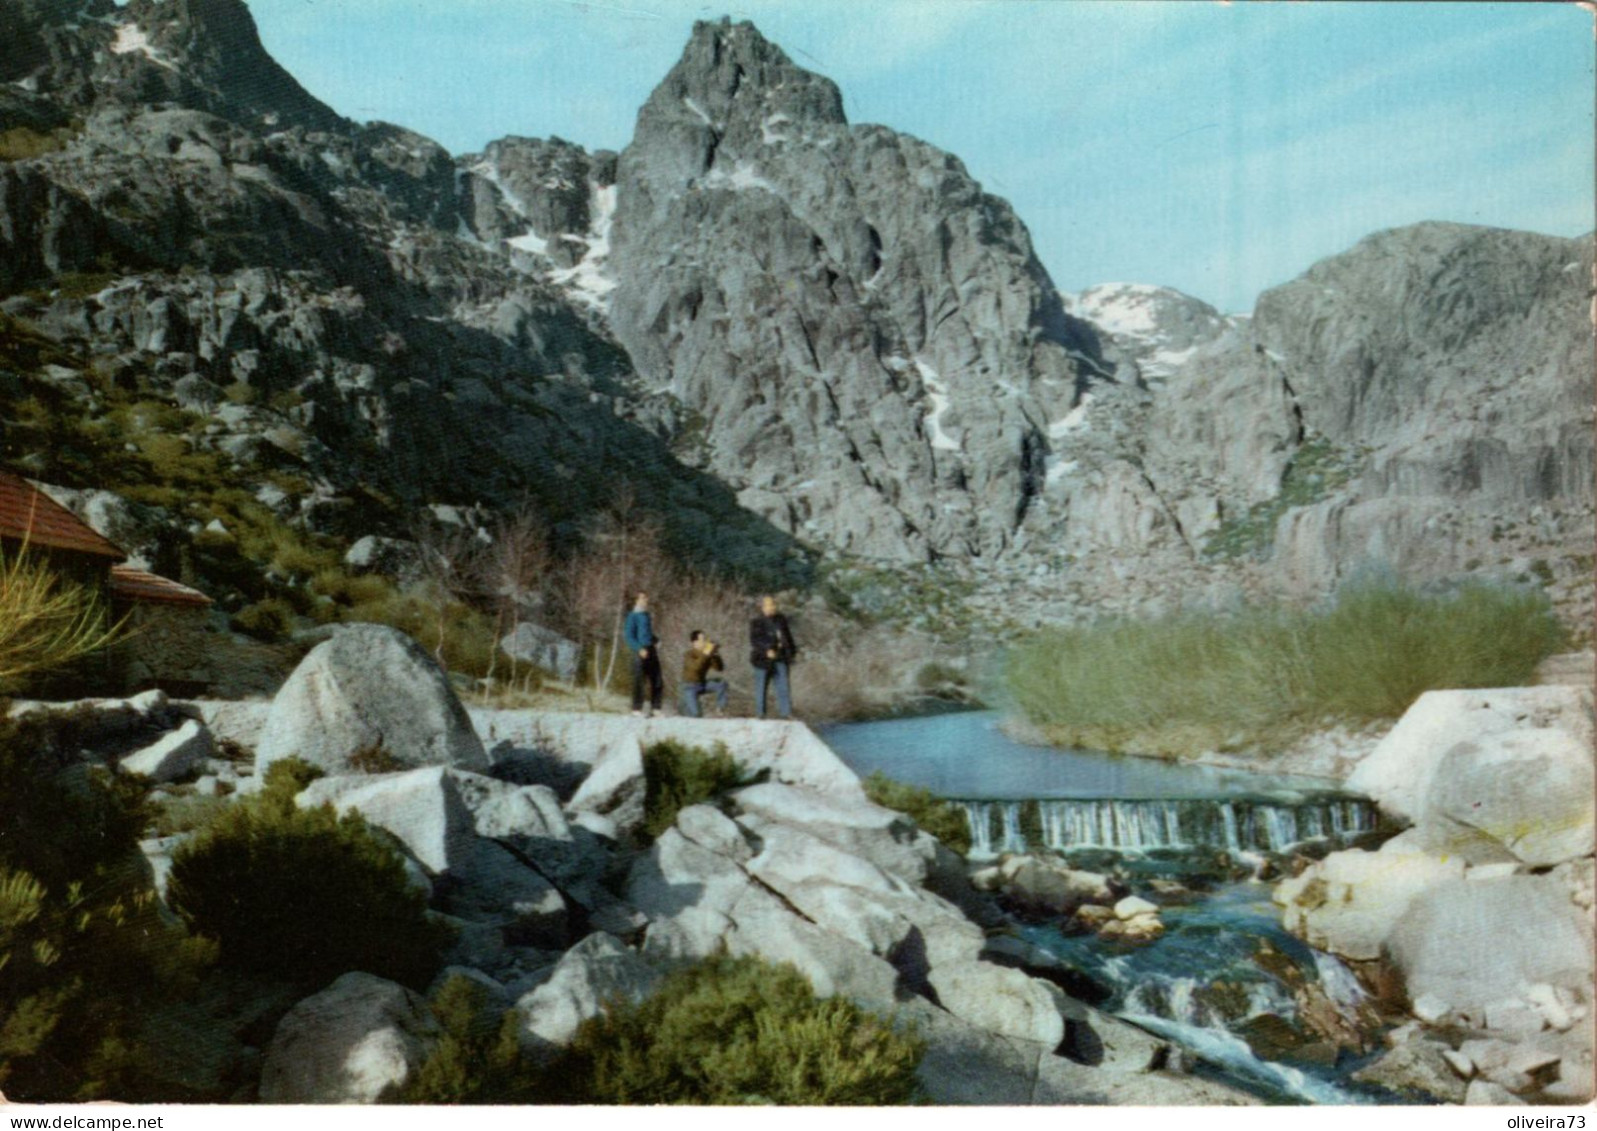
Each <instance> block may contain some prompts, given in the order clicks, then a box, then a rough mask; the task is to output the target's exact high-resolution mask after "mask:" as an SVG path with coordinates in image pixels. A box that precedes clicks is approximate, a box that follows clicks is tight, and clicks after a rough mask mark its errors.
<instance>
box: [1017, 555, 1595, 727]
mask: <svg viewBox="0 0 1597 1131" xmlns="http://www.w3.org/2000/svg"><path fill="white" fill-rule="evenodd" d="M1564 640H1565V633H1564V630H1563V628H1562V627H1561V626H1560V625H1559V623H1558V621H1557V618H1556V617H1555V616H1554V614H1553V611H1552V608H1551V605H1550V604H1549V602H1548V600H1547V598H1546V597H1545V595H1543V594H1541V593H1539V592H1535V591H1529V590H1519V589H1511V588H1503V587H1495V586H1488V585H1481V584H1472V585H1466V586H1463V587H1461V588H1459V589H1457V590H1455V591H1453V592H1451V593H1425V592H1422V591H1420V590H1417V589H1414V588H1411V587H1408V586H1405V585H1401V584H1398V583H1394V582H1390V581H1374V582H1364V583H1360V584H1356V585H1350V586H1348V587H1346V588H1344V589H1343V590H1342V591H1341V592H1340V593H1339V594H1338V595H1337V597H1336V599H1335V600H1334V601H1333V602H1331V603H1330V604H1329V605H1327V606H1326V607H1323V608H1319V609H1311V610H1295V609H1286V608H1254V609H1247V610H1243V611H1241V612H1236V613H1230V614H1219V613H1195V612H1187V613H1180V614H1176V615H1173V616H1168V617H1164V618H1160V619H1156V620H1149V621H1129V620H1109V621H1102V622H1099V623H1097V624H1092V625H1084V626H1077V627H1068V628H1055V629H1049V630H1045V631H1043V632H1041V633H1038V634H1036V635H1035V636H1033V637H1032V638H1030V639H1029V640H1027V641H1025V642H1023V643H1022V644H1020V645H1019V646H1018V647H1016V648H1015V649H1014V650H1013V651H1012V652H1011V654H1010V656H1009V659H1008V663H1007V666H1006V673H1005V674H1006V683H1007V686H1008V689H1009V691H1010V693H1011V695H1012V696H1013V698H1014V700H1015V703H1016V705H1017V706H1018V707H1019V708H1020V709H1021V710H1022V711H1023V712H1024V713H1025V715H1026V717H1027V718H1028V719H1030V720H1031V721H1032V722H1033V723H1035V724H1036V725H1038V726H1040V727H1041V728H1042V729H1043V730H1044V731H1045V732H1046V733H1047V734H1048V735H1049V737H1050V738H1051V739H1053V740H1054V741H1056V742H1060V743H1064V744H1068V745H1079V746H1090V747H1095V748H1098V749H1105V750H1115V751H1126V752H1132V753H1144V754H1164V755H1170V756H1182V755H1189V754H1196V753H1198V752H1201V751H1203V750H1209V749H1222V750H1223V749H1238V748H1244V747H1256V746H1270V745H1279V744H1284V743H1287V742H1290V741H1292V740H1294V739H1296V738H1298V737H1301V736H1302V735H1303V734H1304V733H1307V732H1308V731H1310V730H1312V729H1314V728H1316V727H1321V726H1325V725H1335V724H1337V723H1364V722H1370V721H1373V720H1377V719H1391V718H1396V717H1397V716H1399V715H1401V714H1402V713H1403V712H1404V711H1405V710H1406V709H1407V708H1408V706H1409V704H1411V703H1412V702H1413V701H1414V700H1415V698H1417V697H1418V696H1419V695H1420V694H1421V693H1422V692H1425V691H1429V690H1433V689H1437V688H1450V687H1500V686H1506V685H1513V684H1520V683H1525V682H1527V681H1528V680H1529V679H1530V677H1531V676H1532V674H1533V673H1534V671H1535V669H1536V665H1537V664H1538V663H1539V662H1540V661H1541V660H1542V659H1544V658H1545V657H1546V656H1548V655H1550V654H1552V653H1553V652H1555V651H1557V650H1558V649H1559V648H1560V647H1561V646H1562V645H1563V643H1564Z"/></svg>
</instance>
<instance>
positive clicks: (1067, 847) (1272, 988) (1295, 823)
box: [824, 712, 1390, 1103]
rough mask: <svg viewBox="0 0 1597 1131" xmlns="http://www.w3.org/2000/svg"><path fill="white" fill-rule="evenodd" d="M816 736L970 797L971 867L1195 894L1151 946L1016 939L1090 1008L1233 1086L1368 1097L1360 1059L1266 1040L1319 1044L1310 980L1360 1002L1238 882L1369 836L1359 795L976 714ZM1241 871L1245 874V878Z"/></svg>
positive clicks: (1372, 818)
mask: <svg viewBox="0 0 1597 1131" xmlns="http://www.w3.org/2000/svg"><path fill="white" fill-rule="evenodd" d="M824 737H825V738H826V740H827V742H828V743H830V744H832V745H833V748H834V749H835V750H837V752H838V754H839V755H840V756H841V757H842V758H843V760H844V761H845V762H846V763H848V765H849V766H850V768H852V769H854V770H855V771H856V772H858V773H860V774H861V775H865V774H869V773H871V772H873V771H878V770H879V771H881V772H883V773H885V774H886V775H888V776H889V777H892V778H896V779H898V780H901V781H905V782H908V783H910V784H913V785H918V786H921V787H923V788H926V789H929V790H931V791H932V792H934V793H936V794H938V795H939V796H941V797H947V798H964V799H966V800H962V801H960V802H959V804H960V806H961V807H962V808H963V810H964V813H965V817H966V820H967V822H968V823H969V826H970V831H971V842H972V847H971V851H970V854H969V855H970V856H971V857H972V858H983V857H985V858H991V857H994V856H997V855H1000V854H1004V853H1019V852H1033V853H1035V852H1050V851H1052V852H1057V853H1060V854H1063V855H1064V856H1066V857H1067V859H1072V860H1075V861H1077V863H1076V866H1077V867H1085V868H1087V869H1088V870H1090V871H1101V872H1106V873H1112V874H1113V875H1114V876H1116V877H1118V880H1119V882H1123V883H1125V884H1127V885H1128V886H1129V887H1130V888H1131V889H1132V890H1134V891H1138V892H1139V893H1151V892H1152V887H1151V882H1152V881H1153V880H1155V879H1159V880H1178V881H1179V882H1181V883H1182V884H1183V885H1186V886H1187V887H1188V888H1189V890H1188V893H1187V896H1188V899H1189V900H1190V901H1189V902H1184V903H1179V904H1173V905H1169V906H1165V907H1163V908H1162V909H1161V912H1160V917H1161V920H1162V921H1163V923H1164V925H1165V933H1164V934H1163V936H1162V937H1160V938H1159V939H1158V941H1156V942H1153V943H1151V944H1149V945H1146V946H1141V947H1136V948H1131V949H1128V948H1125V947H1121V946H1118V945H1114V944H1112V943H1108V942H1105V941H1104V940H1103V939H1101V938H1100V937H1099V936H1098V935H1097V934H1095V933H1091V932H1087V933H1076V932H1074V931H1073V930H1071V929H1070V928H1069V925H1068V924H1067V922H1066V921H1064V920H1063V919H1060V920H1054V921H1046V922H1026V923H1023V924H1019V925H1018V927H1017V929H1018V930H1019V931H1020V933H1021V934H1023V935H1024V936H1025V937H1026V938H1027V939H1028V940H1029V941H1031V942H1032V943H1033V944H1035V945H1037V946H1039V947H1041V948H1042V949H1044V950H1047V951H1050V952H1052V953H1053V954H1055V955H1056V956H1058V957H1059V958H1060V959H1062V960H1063V961H1064V962H1065V963H1067V964H1068V965H1069V966H1071V967H1073V968H1074V969H1075V970H1076V971H1078V972H1079V973H1081V974H1083V975H1085V976H1086V977H1088V978H1090V979H1091V980H1093V981H1095V982H1097V983H1098V984H1099V985H1100V987H1102V988H1103V989H1104V991H1105V992H1106V993H1107V995H1108V997H1107V1000H1106V1001H1104V1002H1103V1004H1102V1005H1101V1007H1100V1008H1104V1009H1106V1010H1108V1011H1110V1012H1113V1013H1116V1014H1119V1015H1120V1016H1122V1017H1125V1018H1127V1019H1128V1020H1131V1021H1134V1022H1135V1023H1137V1024H1139V1025H1142V1026H1143V1027H1144V1028H1147V1029H1149V1030H1151V1031H1154V1032H1157V1033H1160V1034H1162V1035H1163V1036H1165V1037H1166V1038H1168V1039H1169V1040H1171V1041H1172V1042H1174V1043H1175V1044H1177V1045H1179V1046H1181V1047H1182V1048H1184V1049H1186V1050H1187V1051H1188V1053H1190V1054H1191V1055H1193V1056H1195V1057H1197V1058H1198V1059H1200V1060H1202V1061H1203V1062H1205V1063H1207V1064H1209V1065H1211V1066H1214V1067H1217V1068H1218V1069H1219V1071H1220V1072H1221V1073H1222V1074H1223V1075H1225V1076H1226V1077H1227V1078H1229V1079H1231V1080H1233V1081H1235V1082H1237V1083H1240V1084H1244V1085H1246V1086H1248V1087H1250V1088H1252V1089H1254V1090H1256V1091H1258V1092H1260V1093H1262V1094H1264V1095H1266V1096H1268V1097H1271V1098H1275V1099H1284V1100H1288V1101H1296V1102H1306V1103H1354V1102H1360V1101H1361V1099H1365V1098H1368V1096H1367V1095H1366V1094H1365V1093H1364V1091H1363V1090H1362V1089H1361V1088H1360V1087H1359V1086H1357V1085H1352V1084H1350V1083H1348V1075H1349V1073H1350V1072H1351V1071H1353V1070H1354V1069H1356V1067H1357V1063H1355V1062H1356V1061H1357V1060H1358V1059H1359V1058H1358V1057H1357V1056H1355V1055H1352V1054H1348V1055H1343V1056H1342V1057H1341V1058H1340V1061H1339V1063H1338V1064H1337V1065H1330V1064H1327V1063H1326V1062H1325V1060H1324V1052H1323V1050H1322V1052H1321V1053H1320V1054H1319V1055H1320V1057H1321V1059H1318V1060H1314V1059H1302V1058H1299V1057H1297V1055H1296V1054H1295V1053H1294V1052H1292V1050H1291V1049H1290V1048H1286V1047H1284V1046H1273V1045H1271V1044H1270V1043H1269V1042H1270V1040H1271V1039H1272V1038H1271V1033H1272V1032H1274V1033H1275V1034H1277V1035H1280V1034H1283V1033H1286V1034H1296V1036H1297V1039H1299V1040H1300V1041H1309V1042H1313V1041H1315V1040H1317V1039H1318V1038H1317V1037H1316V1036H1315V1035H1314V1033H1313V1032H1311V1031H1310V1030H1309V1029H1308V1028H1307V1027H1306V1026H1307V1024H1308V1022H1307V1021H1306V1020H1305V1018H1303V1017H1300V1016H1299V1012H1298V996H1297V995H1298V994H1299V993H1300V991H1301V988H1302V987H1303V986H1304V985H1305V984H1307V983H1308V982H1311V981H1313V982H1318V983H1320V984H1321V985H1322V986H1323V988H1324V990H1325V996H1326V998H1328V999H1329V1000H1330V1002H1331V1003H1333V1004H1334V1005H1335V1006H1336V1007H1337V1009H1338V1010H1339V1011H1341V1012H1343V1013H1344V1014H1346V1015H1349V1016H1351V1015H1352V1014H1354V1013H1355V1012H1357V1011H1358V1010H1359V1009H1360V1007H1361V1006H1365V1007H1366V1008H1367V1003H1365V1002H1364V999H1363V996H1362V995H1363V990H1362V988H1361V987H1360V986H1359V984H1358V981H1357V979H1356V978H1355V977H1354V976H1353V974H1352V972H1351V971H1349V970H1348V969H1347V967H1345V966H1343V965H1342V964H1341V963H1339V962H1337V961H1336V960H1335V959H1334V958H1331V957H1330V956H1328V955H1322V954H1318V953H1317V952H1314V951H1312V950H1311V949H1310V948H1308V947H1307V946H1305V945H1304V944H1303V943H1302V942H1301V941H1300V940H1298V939H1295V938H1293V937H1291V936H1290V935H1289V934H1287V932H1286V931H1285V930H1284V929H1283V928H1282V926H1281V920H1280V915H1279V912H1278V911H1277V909H1276V908H1275V907H1274V906H1273V905H1272V904H1271V902H1270V898H1269V888H1268V887H1267V886H1265V885H1263V884H1260V883H1257V882H1233V880H1234V879H1235V877H1237V876H1238V875H1246V874H1248V873H1249V872H1250V871H1251V870H1252V866H1254V865H1257V864H1260V863H1262V862H1263V861H1264V859H1265V858H1266V857H1269V856H1276V855H1279V854H1284V853H1287V852H1290V851H1291V850H1293V849H1295V848H1296V847H1297V846H1299V845H1306V844H1308V843H1310V842H1319V843H1320V844H1321V845H1322V846H1323V845H1325V844H1327V843H1329V844H1330V845H1331V846H1333V847H1341V846H1344V845H1346V844H1348V843H1350V842H1352V841H1353V840H1354V839H1355V838H1358V837H1360V836H1362V835H1364V834H1366V833H1369V832H1372V831H1374V830H1375V828H1376V813H1375V810H1374V807H1373V806H1372V805H1371V804H1370V803H1369V802H1367V801H1364V800H1362V799H1359V798H1352V797H1347V796H1345V795H1335V794H1330V793H1327V792H1325V790H1326V788H1327V783H1325V782H1322V781H1317V780H1313V779H1302V778H1290V777H1288V776H1285V775H1261V774H1248V773H1241V772H1237V771H1224V770H1215V769H1213V768H1209V767H1201V766H1190V765H1176V764H1170V763H1163V762H1156V761H1150V760H1145V759H1137V758H1115V757H1112V756H1109V755H1104V754H1095V753H1092V752H1089V751H1079V750H1067V751H1061V750H1051V749H1038V748H1036V747H1027V746H1024V745H1021V744H1018V743H1015V742H1013V741H1011V740H1009V739H1008V738H1007V737H1006V736H1004V735H1003V733H1002V731H1001V730H1000V729H999V727H998V721H997V718H996V717H995V716H994V715H992V714H990V713H986V712H973V713H969V714H964V715H943V716H938V717H935V718H923V719H903V720H893V721H889V722H880V723H866V724H858V725H851V726H845V727H839V728H835V729H831V730H828V731H826V732H824ZM1225 857H1229V858H1230V860H1229V861H1227V860H1226V859H1225ZM1239 862H1240V863H1243V864H1245V865H1247V866H1248V867H1247V868H1245V869H1243V870H1241V871H1240V872H1239V871H1238V869H1237V868H1236V867H1235V865H1236V864H1237V863H1239ZM1139 880H1146V881H1149V883H1150V887H1148V888H1138V886H1137V884H1138V881H1139ZM1155 898H1156V899H1157V898H1158V897H1157V896H1155ZM1266 950H1268V951H1270V952H1272V953H1273V957H1272V958H1271V960H1269V961H1266V960H1264V959H1263V958H1262V957H1261V955H1262V954H1263V953H1264V952H1265V951H1266ZM1282 956H1285V959H1286V963H1287V967H1289V968H1290V969H1287V968H1284V967H1283V966H1282V965H1281V961H1282ZM1332 1057H1333V1059H1335V1052H1334V1050H1333V1053H1332ZM1386 1098H1387V1099H1388V1100H1390V1097H1386Z"/></svg>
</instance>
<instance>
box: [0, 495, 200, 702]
mask: <svg viewBox="0 0 1597 1131" xmlns="http://www.w3.org/2000/svg"><path fill="white" fill-rule="evenodd" d="M22 553H26V554H29V555H34V556H36V557H37V558H38V559H39V560H42V561H44V562H46V563H47V564H48V565H49V566H50V568H51V569H52V570H54V571H55V572H56V573H58V574H59V575H61V577H63V578H64V579H66V580H69V581H71V582H73V583H75V584H78V585H81V586H83V587H84V588H85V589H86V590H88V591H89V592H90V593H92V594H93V595H94V596H95V598H96V599H97V600H99V602H100V603H101V607H102V608H104V609H105V610H106V613H107V616H109V617H110V618H111V620H112V621H113V622H120V623H121V624H122V626H123V632H122V635H121V638H120V639H119V640H118V642H117V643H116V644H115V645H114V646H113V647H112V648H110V649H108V650H107V651H106V652H105V653H104V654H102V655H99V656H95V657H91V658H90V660H89V661H87V662H85V663H83V664H81V665H78V666H77V667H75V668H74V670H73V671H72V672H71V673H70V677H69V678H70V679H71V680H72V681H73V682H74V683H75V684H78V685H79V686H78V687H76V688H75V690H92V691H94V692H99V693H104V694H121V693H126V692H132V691H142V690H145V689H147V688H151V687H160V688H162V689H164V690H166V691H168V692H170V693H172V694H177V695H196V694H200V693H202V692H204V691H205V689H206V688H207V686H208V685H209V684H210V682H211V661H210V646H209V644H210V639H211V631H210V621H211V617H210V606H211V599H210V598H209V597H207V596H206V595H205V594H203V593H201V592H199V591H198V590H195V589H190V588H189V587H188V586H186V585H179V584H178V583H177V582H175V581H172V580H170V579H168V578H165V577H159V576H157V575H156V574H153V573H149V572H147V571H145V570H142V569H138V568H136V567H133V566H130V565H128V564H127V554H126V553H124V552H123V551H122V549H121V548H120V547H118V546H117V545H116V544H115V543H113V542H112V541H111V540H110V539H108V538H106V537H104V536H103V535H101V534H99V533H98V532H96V531H95V530H94V528H93V527H91V526H89V525H88V523H86V522H84V521H83V520H82V519H80V518H78V517H77V516H76V515H74V514H73V513H72V512H71V511H69V510H67V509H66V508H65V507H63V506H62V505H61V504H60V503H57V502H56V501H55V500H53V499H51V498H50V497H49V496H48V495H46V494H45V493H44V492H43V491H41V490H40V489H39V488H38V487H36V486H35V485H34V484H33V483H31V482H29V481H28V480H26V479H24V478H23V477H22V476H20V475H17V474H15V473H13V472H10V471H4V470H0V555H4V557H5V558H6V560H10V559H11V558H12V557H13V556H14V555H17V554H22ZM82 684H88V685H89V686H88V687H87V688H84V687H82V686H81V685H82Z"/></svg>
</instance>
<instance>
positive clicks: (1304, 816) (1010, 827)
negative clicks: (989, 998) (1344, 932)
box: [962, 798, 1375, 856]
mask: <svg viewBox="0 0 1597 1131" xmlns="http://www.w3.org/2000/svg"><path fill="white" fill-rule="evenodd" d="M962 804H963V805H964V809H965V815H966V819H967V820H968V821H969V822H970V830H971V846H972V851H973V852H975V853H977V854H981V855H988V856H990V855H993V854H994V853H995V852H1026V851H1029V850H1031V849H1034V848H1051V849H1054V850H1055V851H1060V852H1063V851H1069V850H1071V849H1077V848H1099V849H1113V850H1118V851H1123V852H1142V851H1147V850H1149V849H1155V848H1199V847H1214V848H1225V849H1226V850H1227V851H1228V852H1231V853H1233V854H1235V855H1252V854H1257V853H1266V852H1284V851H1285V850H1287V849H1289V848H1291V847H1292V846H1293V845H1297V844H1302V843H1304V842H1305V841H1310V840H1318V839H1323V838H1327V837H1329V838H1330V839H1332V840H1334V841H1336V842H1338V843H1345V842H1346V841H1348V840H1350V839H1352V838H1353V837H1355V836H1358V835H1359V834H1361V833H1365V832H1368V831H1370V830H1371V829H1373V828H1374V827H1375V810H1374V807H1373V806H1372V805H1371V804H1370V803H1369V802H1368V801H1362V800H1359V799H1355V798H1324V799H1318V800H1313V801H1304V802H1300V803H1298V804H1295V805H1292V804H1282V803H1277V802H1266V801H1230V800H1218V799H1215V800H1209V799H1202V800H1179V801H1177V800H1167V801H1129V800H1124V801H1123V800H1108V799H1105V800H1081V801H1077V800H1070V801H1058V800H1050V801H1026V802H1021V801H966V802H963V803H962ZM1023 805H1033V806H1035V807H1036V810H1037V818H1038V820H1037V825H1038V827H1039V828H1040V829H1041V831H1042V843H1041V844H1040V845H1030V844H1028V843H1027V841H1026V836H1025V834H1024V832H1023V831H1022V824H1021V807H1022V806H1023ZM995 825H996V828H995ZM995 834H996V835H995Z"/></svg>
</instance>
